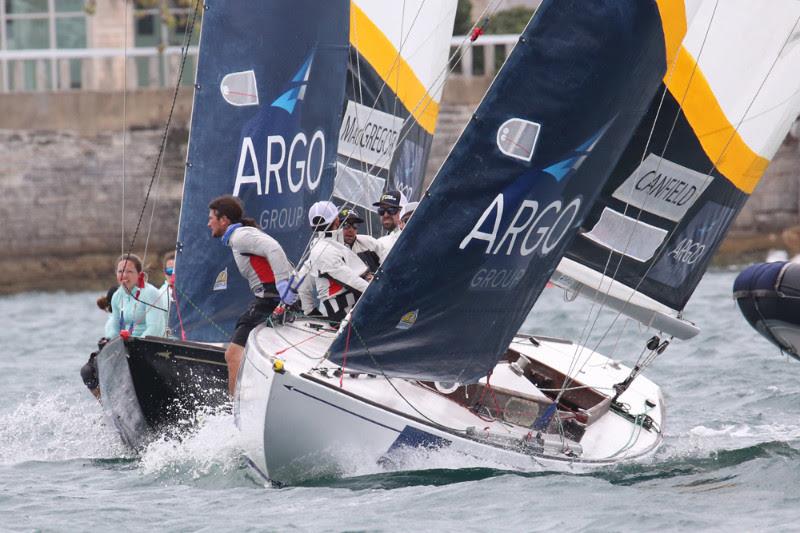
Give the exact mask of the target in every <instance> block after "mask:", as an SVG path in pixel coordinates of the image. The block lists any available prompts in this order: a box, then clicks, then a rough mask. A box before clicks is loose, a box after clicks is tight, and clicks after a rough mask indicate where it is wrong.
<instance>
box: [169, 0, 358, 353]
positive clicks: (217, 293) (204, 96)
mask: <svg viewBox="0 0 800 533" xmlns="http://www.w3.org/2000/svg"><path fill="white" fill-rule="evenodd" d="M206 7H207V9H206V11H205V12H204V15H203V27H202V34H201V43H200V55H199V59H198V69H197V80H196V86H195V97H194V107H193V111H192V128H191V135H190V142H189V151H188V157H187V162H186V167H187V168H186V176H185V181H184V190H183V204H182V207H181V219H180V228H179V231H178V247H177V251H178V255H177V262H176V300H177V311H178V312H177V313H172V316H171V327H172V329H173V330H174V331H178V330H179V329H180V330H183V331H185V333H186V336H187V338H189V339H192V340H199V341H226V340H228V339H229V336H230V332H231V331H232V330H233V326H234V323H235V320H236V317H237V316H238V315H239V314H240V313H241V311H242V305H243V303H242V302H246V301H247V300H248V299H249V297H250V296H249V289H248V287H247V284H246V282H245V280H244V279H243V278H241V276H239V274H238V272H237V270H236V266H235V264H234V262H233V259H232V257H231V253H230V250H228V249H226V248H225V247H223V246H222V245H221V244H220V243H219V242H218V241H214V240H213V239H212V238H211V237H210V236H209V231H208V229H207V228H206V219H207V216H208V207H207V206H208V202H209V201H210V200H211V199H212V198H214V197H216V196H218V195H222V194H234V195H237V196H239V197H240V198H241V199H242V200H243V201H244V203H245V206H246V211H247V213H248V214H249V215H250V216H252V217H254V218H255V219H256V221H257V222H258V224H259V225H260V226H261V228H262V229H264V230H265V231H267V232H268V233H269V234H270V235H272V236H273V237H275V238H276V239H278V241H279V242H280V243H281V245H282V246H283V248H284V249H285V250H286V252H287V255H288V256H289V259H290V260H292V261H293V262H296V261H298V260H299V259H300V256H301V255H302V252H303V250H304V248H305V246H306V243H307V242H308V239H309V237H310V229H309V228H308V223H307V220H306V218H307V217H306V213H307V211H308V208H309V207H310V206H311V204H313V203H314V202H315V201H318V200H320V199H328V198H329V197H330V195H331V193H332V191H333V181H334V176H335V172H336V148H337V141H338V136H337V133H338V130H339V124H340V120H341V113H342V108H341V103H342V102H343V100H344V88H345V80H346V76H347V54H348V32H349V2H348V1H347V0H328V1H325V2H318V1H315V0H291V1H289V0H280V1H270V2H252V1H251V2H241V1H227V0H212V1H209V2H207V4H206Z"/></svg>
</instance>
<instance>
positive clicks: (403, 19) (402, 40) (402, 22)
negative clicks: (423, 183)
mask: <svg viewBox="0 0 800 533" xmlns="http://www.w3.org/2000/svg"><path fill="white" fill-rule="evenodd" d="M420 9H422V6H420ZM405 22H406V0H403V7H402V8H401V9H400V48H398V49H397V57H398V61H399V58H401V57H402V56H403V45H404V44H405V42H406V40H407V39H409V38H410V37H411V29H409V30H408V35H404V33H403V27H404V26H405ZM394 83H395V85H396V87H395V90H394V103H393V104H392V115H394V116H397V99H398V98H399V96H398V95H399V94H400V69H399V68H398V69H396V72H395V82H394ZM396 150H397V145H396V144H395V145H394V147H393V148H392V159H394V154H395V151H396ZM390 161H391V159H390ZM387 177H388V178H389V179H391V178H392V177H391V176H387ZM389 179H387V180H386V181H387V184H388V182H389Z"/></svg>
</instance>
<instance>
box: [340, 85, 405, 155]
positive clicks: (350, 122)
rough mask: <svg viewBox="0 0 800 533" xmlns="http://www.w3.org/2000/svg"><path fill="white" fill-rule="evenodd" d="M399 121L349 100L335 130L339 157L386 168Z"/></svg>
mask: <svg viewBox="0 0 800 533" xmlns="http://www.w3.org/2000/svg"><path fill="white" fill-rule="evenodd" d="M402 127H403V119H401V118H399V117H396V116H394V115H392V114H390V113H384V112H383V111H378V110H377V109H373V108H371V107H369V106H365V105H361V104H358V103H356V102H353V101H352V100H349V101H348V102H347V109H346V110H345V113H344V117H343V118H342V127H341V128H340V130H339V155H341V156H343V157H346V158H348V159H355V160H357V161H362V162H364V163H367V164H370V165H374V166H376V167H379V168H387V169H388V168H389V166H390V165H391V163H392V158H393V156H394V149H395V147H396V146H397V141H398V140H399V138H400V129H401V128H402Z"/></svg>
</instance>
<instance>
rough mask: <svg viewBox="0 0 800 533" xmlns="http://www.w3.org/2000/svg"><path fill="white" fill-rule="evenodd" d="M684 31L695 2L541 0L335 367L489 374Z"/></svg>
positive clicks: (373, 287) (464, 377) (344, 335)
mask: <svg viewBox="0 0 800 533" xmlns="http://www.w3.org/2000/svg"><path fill="white" fill-rule="evenodd" d="M684 31H685V14H684V11H683V2H669V1H661V2H655V1H642V0H629V1H623V2H620V1H606V2H602V1H601V2H590V3H587V2H583V1H567V0H558V1H546V2H544V3H543V4H542V5H541V7H540V8H539V10H538V11H537V14H536V16H535V17H534V19H533V20H532V21H531V23H530V24H529V25H528V27H527V28H526V29H525V31H524V32H523V33H522V35H521V36H520V40H519V43H518V44H517V46H516V47H515V48H514V50H513V52H512V53H511V55H510V56H509V58H508V61H507V62H506V64H505V65H504V66H503V68H502V69H501V72H500V73H499V74H498V77H497V79H495V81H494V82H493V84H492V86H491V87H490V89H489V91H488V93H487V94H486V97H485V98H484V100H483V101H482V103H481V104H480V106H479V107H478V109H477V111H476V113H475V116H474V117H473V120H471V121H470V123H469V125H468V126H467V128H466V129H465V131H464V133H463V134H462V136H461V138H460V139H459V141H458V142H457V143H456V145H455V147H454V148H453V150H452V152H451V153H450V156H449V157H448V159H447V160H446V161H445V163H444V165H443V166H442V168H441V169H440V171H439V173H438V175H437V177H436V179H435V180H434V182H433V184H432V185H431V187H430V189H429V190H428V192H427V194H426V195H425V197H424V198H423V200H422V202H421V204H420V206H419V207H418V208H417V211H416V213H415V215H414V218H412V220H411V222H410V224H409V225H408V226H407V227H406V229H405V230H404V231H403V233H402V235H401V237H400V239H399V240H398V242H397V244H396V245H395V247H394V248H393V250H392V252H391V254H390V255H389V257H388V258H387V260H386V262H385V263H384V265H383V266H382V269H381V270H380V271H379V272H378V273H377V275H376V279H375V280H374V281H373V282H372V283H371V284H370V286H369V288H368V289H367V291H366V292H365V293H364V295H363V296H362V298H361V300H360V301H359V303H358V304H357V306H356V308H355V310H354V312H353V314H352V317H351V320H350V322H349V323H348V324H346V325H345V326H344V327H343V328H342V332H341V333H340V335H339V336H338V337H337V339H336V340H335V341H334V343H333V345H332V347H331V350H330V352H331V353H330V357H331V359H332V360H333V361H335V362H339V363H341V364H345V365H346V366H347V367H348V368H356V369H364V370H372V371H376V370H377V371H379V372H382V373H385V374H387V375H397V376H403V377H413V378H424V379H436V380H443V381H460V382H469V381H472V380H475V379H478V378H479V377H480V376H484V375H485V374H486V373H487V371H489V370H490V369H491V368H493V367H494V366H495V364H496V362H497V361H498V360H499V359H500V357H501V356H502V355H503V354H504V353H505V351H506V349H507V347H508V344H509V342H510V341H511V339H512V337H513V335H514V334H515V333H516V332H517V330H518V328H519V326H520V325H521V324H522V322H523V320H524V319H525V317H526V316H527V314H528V312H529V311H530V309H531V307H532V306H533V304H534V302H535V301H536V299H537V297H538V296H539V294H540V292H541V290H542V289H543V288H544V286H545V284H546V283H547V280H548V279H549V277H550V275H551V274H552V273H553V270H554V269H555V267H556V264H557V263H558V261H559V259H560V258H561V257H562V255H563V253H564V250H565V248H566V246H567V244H568V243H569V241H570V239H571V238H572V237H573V236H574V235H575V233H576V231H577V227H578V226H579V224H580V223H581V221H582V220H583V218H584V216H585V215H586V213H587V211H588V209H589V207H590V206H591V205H592V204H593V202H594V200H595V198H596V197H597V195H598V194H599V192H600V189H601V188H602V186H603V184H604V183H605V181H606V180H607V179H608V177H609V176H610V173H611V171H612V170H613V168H614V165H615V164H616V163H617V160H618V159H619V157H620V155H621V154H622V151H623V149H624V147H625V146H626V145H627V144H628V142H629V140H630V137H631V135H632V134H633V131H634V129H635V127H636V126H637V125H638V124H639V122H640V120H641V118H642V116H643V115H644V113H645V112H646V111H647V108H648V105H649V103H650V101H651V99H652V98H653V96H654V94H655V93H656V91H657V89H658V87H659V84H660V82H661V79H662V78H663V76H664V74H665V72H666V68H667V64H668V57H671V55H672V54H673V51H674V49H675V48H676V46H677V44H678V43H680V40H681V38H682V36H683V33H684Z"/></svg>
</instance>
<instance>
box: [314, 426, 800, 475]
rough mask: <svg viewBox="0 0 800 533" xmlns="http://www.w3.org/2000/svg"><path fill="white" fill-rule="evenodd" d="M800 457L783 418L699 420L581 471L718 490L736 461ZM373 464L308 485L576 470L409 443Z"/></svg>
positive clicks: (794, 429) (792, 429) (796, 431)
mask: <svg viewBox="0 0 800 533" xmlns="http://www.w3.org/2000/svg"><path fill="white" fill-rule="evenodd" d="M774 458H783V459H790V460H795V461H796V460H800V426H787V425H783V424H764V425H753V426H749V425H745V424H736V425H727V426H723V427H720V428H718V429H712V428H708V427H706V426H702V425H701V426H696V427H694V428H692V429H691V430H689V431H688V433H687V434H685V435H679V436H673V437H668V438H667V439H666V440H665V444H664V446H663V447H662V448H661V450H659V451H658V452H657V453H656V455H655V456H654V457H652V458H650V459H647V460H643V461H639V462H634V463H626V464H621V465H616V466H613V467H608V468H605V469H599V470H597V471H595V472H592V473H588V474H580V476H586V477H593V478H599V479H603V480H605V481H607V482H609V483H611V484H614V485H635V484H639V483H646V482H652V481H657V480H664V479H670V478H682V477H685V478H686V480H685V481H682V482H678V483H677V484H676V486H677V487H679V488H681V490H684V489H685V490H689V491H705V490H716V489H718V488H723V487H727V486H730V485H731V484H735V482H734V479H735V478H736V477H737V476H736V474H733V473H731V472H734V471H735V467H737V466H738V465H742V464H744V463H747V462H750V461H754V460H757V459H766V460H769V459H774ZM393 459H394V461H392V462H388V461H387V462H382V463H381V464H379V465H372V467H369V466H364V465H362V466H361V467H359V468H354V469H353V470H351V471H350V472H347V473H343V475H342V476H341V477H337V478H331V477H328V478H317V479H314V480H311V481H307V482H305V483H303V484H302V485H303V486H313V487H317V486H327V487H337V488H348V489H351V490H368V489H396V488H402V487H408V486H417V485H431V486H440V485H448V484H453V483H463V482H468V481H478V480H482V479H486V478H491V477H497V476H503V475H512V476H517V477H522V478H539V477H552V476H573V474H563V473H557V472H547V471H529V472H521V471H519V470H515V469H513V468H511V467H509V466H507V465H503V464H498V463H493V462H491V461H488V460H481V459H478V458H466V460H465V456H464V455H462V454H459V453H456V452H453V451H450V450H446V449H440V450H435V451H432V450H427V451H426V450H419V449H409V450H407V452H404V453H403V456H402V457H401V458H399V457H397V456H394V457H393Z"/></svg>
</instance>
